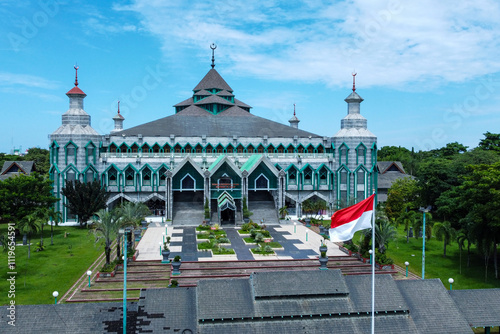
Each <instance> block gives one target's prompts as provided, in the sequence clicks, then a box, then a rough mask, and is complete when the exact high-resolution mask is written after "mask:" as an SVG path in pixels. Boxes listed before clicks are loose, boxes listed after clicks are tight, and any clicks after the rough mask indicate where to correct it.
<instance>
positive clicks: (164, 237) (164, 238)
mask: <svg viewBox="0 0 500 334" xmlns="http://www.w3.org/2000/svg"><path fill="white" fill-rule="evenodd" d="M163 243H165V232H163Z"/></svg>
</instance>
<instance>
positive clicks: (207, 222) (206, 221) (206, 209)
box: [203, 198, 210, 225]
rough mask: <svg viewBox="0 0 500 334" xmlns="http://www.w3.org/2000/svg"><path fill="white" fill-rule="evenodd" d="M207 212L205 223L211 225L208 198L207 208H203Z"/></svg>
mask: <svg viewBox="0 0 500 334" xmlns="http://www.w3.org/2000/svg"><path fill="white" fill-rule="evenodd" d="M203 210H204V211H205V214H204V217H205V223H206V224H207V225H210V207H209V206H208V198H205V206H204V208H203Z"/></svg>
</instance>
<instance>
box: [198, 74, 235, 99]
mask: <svg viewBox="0 0 500 334" xmlns="http://www.w3.org/2000/svg"><path fill="white" fill-rule="evenodd" d="M213 88H216V89H222V90H227V91H229V92H231V93H232V92H233V89H232V88H231V87H229V85H228V84H227V82H226V81H225V80H224V79H223V78H222V77H221V76H220V74H219V72H217V70H216V69H215V68H212V69H211V70H210V71H208V73H207V74H206V75H205V76H204V77H203V79H201V81H200V83H199V84H198V85H197V86H196V87H195V88H194V89H193V91H194V92H197V91H199V90H202V89H207V90H208V89H213Z"/></svg>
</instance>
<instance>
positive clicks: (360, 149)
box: [356, 142, 367, 165]
mask: <svg viewBox="0 0 500 334" xmlns="http://www.w3.org/2000/svg"><path fill="white" fill-rule="evenodd" d="M366 151H367V148H366V145H365V144H363V143H362V142H361V143H359V145H358V146H356V165H366Z"/></svg>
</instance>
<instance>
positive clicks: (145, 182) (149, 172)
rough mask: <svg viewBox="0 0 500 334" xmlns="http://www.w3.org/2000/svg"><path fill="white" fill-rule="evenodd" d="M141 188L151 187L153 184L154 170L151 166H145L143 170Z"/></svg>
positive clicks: (141, 171) (141, 172)
mask: <svg viewBox="0 0 500 334" xmlns="http://www.w3.org/2000/svg"><path fill="white" fill-rule="evenodd" d="M140 175H141V186H151V185H152V184H153V181H152V180H153V168H151V167H150V166H149V164H145V165H144V166H143V167H142V168H141V170H140Z"/></svg>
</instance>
